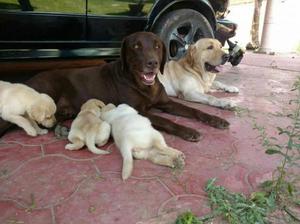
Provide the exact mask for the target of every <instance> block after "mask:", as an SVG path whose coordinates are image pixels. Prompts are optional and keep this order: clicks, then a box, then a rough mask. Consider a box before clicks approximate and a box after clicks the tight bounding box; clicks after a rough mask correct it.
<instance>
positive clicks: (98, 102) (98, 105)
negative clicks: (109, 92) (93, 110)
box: [95, 100, 105, 109]
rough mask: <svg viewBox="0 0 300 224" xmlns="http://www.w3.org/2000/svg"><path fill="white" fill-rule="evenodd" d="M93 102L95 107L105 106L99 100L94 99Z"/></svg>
mask: <svg viewBox="0 0 300 224" xmlns="http://www.w3.org/2000/svg"><path fill="white" fill-rule="evenodd" d="M95 104H96V106H97V107H100V108H101V109H102V108H103V107H105V103H103V102H102V101H101V100H96V101H95Z"/></svg>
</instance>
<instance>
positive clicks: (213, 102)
mask: <svg viewBox="0 0 300 224" xmlns="http://www.w3.org/2000/svg"><path fill="white" fill-rule="evenodd" d="M183 96H184V99H185V100H188V101H192V102H197V103H202V104H206V105H210V106H214V107H219V108H222V109H232V108H234V107H236V105H235V103H234V102H232V101H230V100H226V99H219V98H217V97H214V96H211V95H207V94H205V93H200V92H196V91H190V92H186V93H184V94H183Z"/></svg>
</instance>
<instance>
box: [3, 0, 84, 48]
mask: <svg viewBox="0 0 300 224" xmlns="http://www.w3.org/2000/svg"><path fill="white" fill-rule="evenodd" d="M85 4H86V0H59V1H52V0H0V48H2V49H4V48H17V49H21V48H29V49H41V48H42V49H45V48H55V49H59V48H72V47H78V44H80V43H81V42H83V41H84V40H85V37H86V29H85V25H86V13H85V12H86V7H85V6H86V5H85Z"/></svg>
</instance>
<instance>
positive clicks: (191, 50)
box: [186, 44, 196, 67]
mask: <svg viewBox="0 0 300 224" xmlns="http://www.w3.org/2000/svg"><path fill="white" fill-rule="evenodd" d="M195 51H196V46H195V45H193V44H192V45H190V46H189V48H188V50H187V52H186V61H187V63H188V64H189V65H190V66H191V67H194V64H195V60H194V58H195Z"/></svg>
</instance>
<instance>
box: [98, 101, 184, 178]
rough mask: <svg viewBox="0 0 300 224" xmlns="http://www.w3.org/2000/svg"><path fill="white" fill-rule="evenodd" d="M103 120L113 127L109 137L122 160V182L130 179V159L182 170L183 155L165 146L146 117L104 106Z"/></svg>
mask: <svg viewBox="0 0 300 224" xmlns="http://www.w3.org/2000/svg"><path fill="white" fill-rule="evenodd" d="M101 116H102V119H103V120H105V121H107V122H109V123H110V124H111V125H112V136H113V138H114V140H115V143H116V145H117V147H118V148H119V150H120V152H121V154H122V157H123V168H122V179H123V180H126V179H127V178H128V177H130V175H131V173H132V170H133V157H134V158H136V159H145V160H150V161H151V162H153V163H155V164H159V165H163V166H169V167H173V168H174V167H176V168H182V167H183V166H184V154H183V153H182V152H180V151H178V150H177V149H174V148H171V147H169V146H167V144H166V142H165V140H164V137H163V136H162V134H161V133H159V132H158V131H157V130H155V129H154V128H153V127H152V125H151V122H150V120H149V119H148V118H147V117H144V116H142V115H139V114H138V112H137V111H136V110H135V109H133V108H132V107H130V106H128V105H127V104H120V105H119V106H118V107H115V106H114V105H113V104H108V105H106V106H105V107H104V108H103V110H102V115H101Z"/></svg>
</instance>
